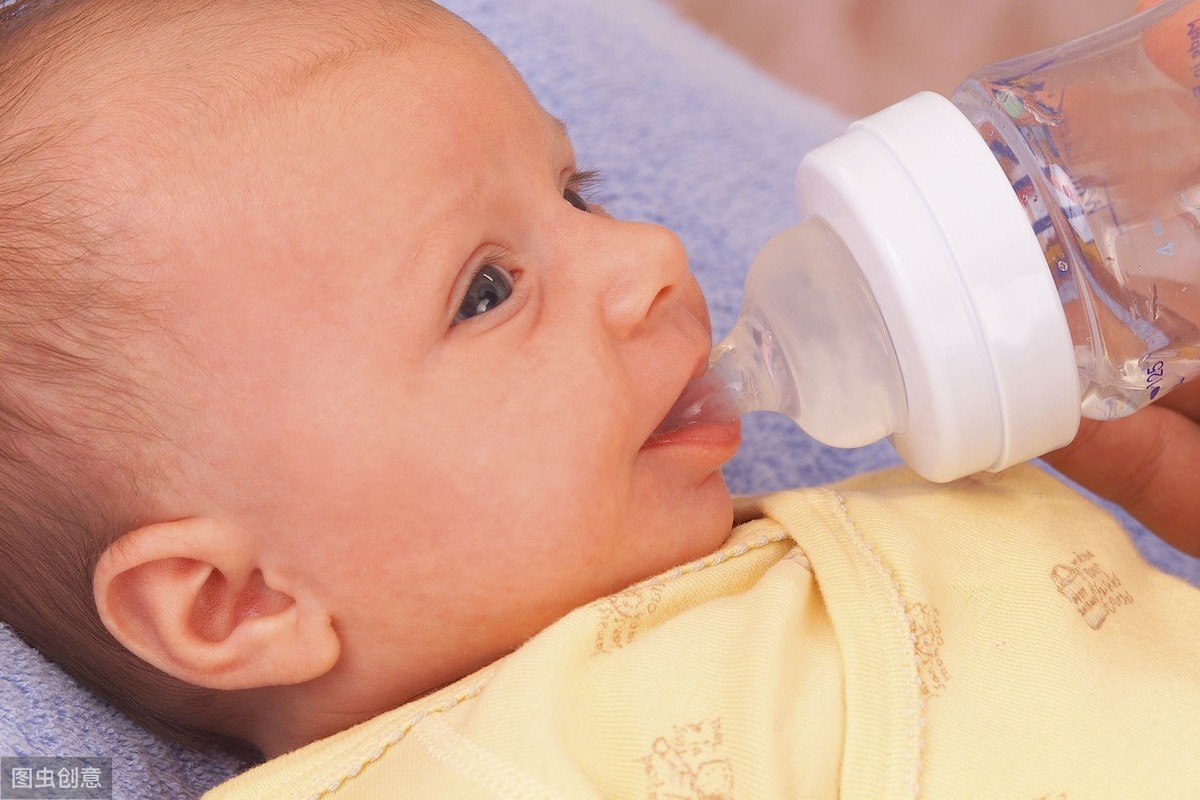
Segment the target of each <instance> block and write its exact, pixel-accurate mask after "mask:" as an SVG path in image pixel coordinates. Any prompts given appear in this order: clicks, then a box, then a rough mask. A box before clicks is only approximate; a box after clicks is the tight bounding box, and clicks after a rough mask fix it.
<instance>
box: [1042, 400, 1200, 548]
mask: <svg viewBox="0 0 1200 800" xmlns="http://www.w3.org/2000/svg"><path fill="white" fill-rule="evenodd" d="M1045 460H1046V461H1047V462H1049V463H1050V464H1051V465H1052V466H1053V467H1055V468H1056V469H1058V470H1059V471H1061V472H1062V473H1063V474H1064V475H1067V476H1068V477H1070V478H1071V479H1072V480H1074V481H1077V482H1078V483H1079V484H1080V485H1082V486H1085V487H1087V488H1088V489H1090V490H1091V491H1093V492H1095V493H1096V494H1098V495H1100V496H1101V497H1104V498H1107V499H1109V500H1111V501H1113V502H1115V503H1117V504H1118V505H1120V506H1122V507H1124V508H1125V509H1126V510H1127V511H1128V512H1129V513H1130V514H1132V515H1133V516H1134V517H1136V518H1137V519H1138V520H1140V521H1141V522H1142V524H1144V525H1145V526H1146V527H1148V528H1150V530H1152V531H1154V532H1155V533H1157V534H1158V535H1159V536H1161V537H1162V538H1163V539H1165V540H1166V541H1167V542H1169V543H1171V544H1172V545H1174V546H1175V547H1176V548H1178V549H1180V550H1182V551H1183V552H1185V553H1189V554H1191V555H1196V556H1200V380H1193V381H1191V382H1189V383H1186V384H1184V385H1183V386H1180V387H1178V388H1176V389H1175V390H1173V391H1172V392H1170V393H1168V394H1167V395H1165V396H1164V397H1163V398H1162V399H1161V400H1159V401H1158V402H1156V403H1154V404H1153V405H1150V406H1147V407H1145V408H1143V409H1141V410H1140V411H1138V412H1137V413H1135V414H1131V415H1129V416H1128V417H1122V418H1121V419H1115V420H1110V421H1107V422H1097V421H1096V420H1089V419H1085V420H1084V421H1083V424H1082V426H1081V427H1080V430H1079V435H1078V436H1077V437H1076V438H1075V441H1074V442H1072V443H1071V444H1069V445H1067V446H1066V447H1064V448H1063V449H1062V450H1058V451H1055V452H1053V453H1051V454H1049V455H1047V456H1046V459H1045Z"/></svg>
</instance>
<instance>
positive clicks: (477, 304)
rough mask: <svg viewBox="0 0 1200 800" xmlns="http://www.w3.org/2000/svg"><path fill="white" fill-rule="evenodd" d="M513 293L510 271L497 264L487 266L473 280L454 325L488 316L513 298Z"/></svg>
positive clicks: (455, 316) (456, 315)
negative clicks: (480, 316) (484, 315)
mask: <svg viewBox="0 0 1200 800" xmlns="http://www.w3.org/2000/svg"><path fill="white" fill-rule="evenodd" d="M512 293H513V278H512V275H510V274H509V273H508V270H506V269H504V268H503V267H498V266H496V265H495V264H485V265H484V266H483V267H482V268H481V269H480V270H479V271H478V272H476V273H475V277H474V278H472V279H471V285H470V286H468V287H467V293H466V295H464V296H463V301H462V305H461V306H459V307H458V313H457V314H455V315H454V324H455V325H457V324H458V323H460V322H466V321H467V320H469V319H471V318H472V317H477V316H479V315H480V314H486V313H487V312H489V311H491V310H492V309H493V308H495V307H496V306H498V305H500V304H501V303H503V302H504V301H505V300H507V299H508V298H509V297H511V296H512Z"/></svg>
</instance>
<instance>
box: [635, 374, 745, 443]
mask: <svg viewBox="0 0 1200 800" xmlns="http://www.w3.org/2000/svg"><path fill="white" fill-rule="evenodd" d="M737 417H738V408H737V403H736V401H735V400H734V398H733V396H732V395H731V394H730V392H729V387H728V386H726V385H725V381H724V380H722V379H721V377H720V376H719V375H718V374H717V373H715V372H713V371H712V370H709V371H707V372H705V373H704V374H703V375H700V376H699V377H697V378H693V379H692V380H691V381H690V382H689V383H688V385H687V386H685V387H684V389H683V393H682V394H681V395H679V399H678V400H676V401H675V405H674V407H673V408H672V409H671V410H670V411H668V412H667V416H666V417H665V418H664V419H663V421H662V422H660V423H659V425H658V427H657V428H656V429H655V430H654V433H652V434H650V439H649V441H650V442H655V441H661V440H664V439H667V438H669V437H670V436H671V435H672V434H674V433H678V432H679V431H681V430H683V429H684V428H688V427H691V426H692V425H706V424H714V423H724V422H730V421H732V420H735V419H737Z"/></svg>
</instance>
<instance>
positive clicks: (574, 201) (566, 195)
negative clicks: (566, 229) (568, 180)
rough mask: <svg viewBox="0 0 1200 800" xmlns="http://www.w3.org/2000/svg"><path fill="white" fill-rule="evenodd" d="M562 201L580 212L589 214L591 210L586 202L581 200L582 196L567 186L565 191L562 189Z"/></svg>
mask: <svg viewBox="0 0 1200 800" xmlns="http://www.w3.org/2000/svg"><path fill="white" fill-rule="evenodd" d="M563 200H566V201H567V202H568V203H570V204H571V205H573V206H575V207H576V208H578V209H579V210H580V211H586V212H588V213H589V214H590V213H591V211H592V208H591V206H589V205H588V202H587V200H584V199H583V195H581V194H580V193H579V192H577V191H575V190H574V189H572V188H571V187H570V186H568V187H567V188H566V189H563Z"/></svg>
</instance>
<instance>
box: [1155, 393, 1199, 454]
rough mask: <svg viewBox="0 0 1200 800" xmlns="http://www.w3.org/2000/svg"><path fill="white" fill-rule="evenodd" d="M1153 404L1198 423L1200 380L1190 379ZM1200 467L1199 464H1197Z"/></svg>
mask: <svg viewBox="0 0 1200 800" xmlns="http://www.w3.org/2000/svg"><path fill="white" fill-rule="evenodd" d="M1155 405H1157V406H1160V407H1162V408H1169V409H1171V410H1172V411H1175V412H1177V413H1179V414H1183V415H1184V416H1185V417H1187V418H1188V419H1190V420H1192V422H1196V423H1200V380H1195V379H1193V380H1191V381H1188V382H1187V383H1185V384H1183V385H1182V386H1177V387H1175V388H1174V389H1172V390H1171V391H1169V392H1167V393H1166V394H1165V395H1163V397H1162V399H1161V400H1159V401H1158V402H1157V403H1155ZM1197 467H1198V468H1200V464H1198V465H1197Z"/></svg>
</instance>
